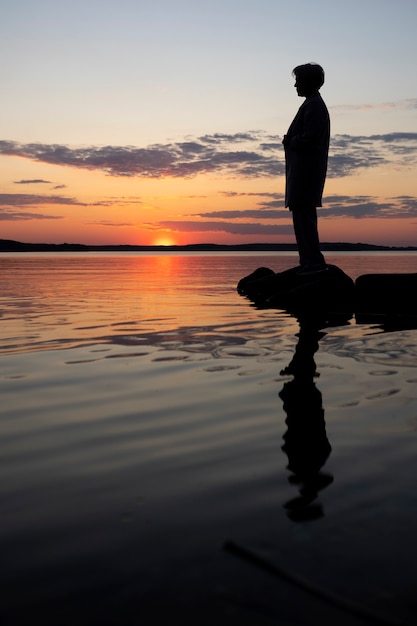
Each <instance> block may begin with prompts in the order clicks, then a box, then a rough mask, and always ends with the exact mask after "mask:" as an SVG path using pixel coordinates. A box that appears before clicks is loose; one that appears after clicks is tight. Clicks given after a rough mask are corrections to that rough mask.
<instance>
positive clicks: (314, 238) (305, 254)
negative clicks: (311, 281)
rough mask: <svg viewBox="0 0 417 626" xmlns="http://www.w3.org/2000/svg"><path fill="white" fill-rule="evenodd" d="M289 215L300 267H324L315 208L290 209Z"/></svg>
mask: <svg viewBox="0 0 417 626" xmlns="http://www.w3.org/2000/svg"><path fill="white" fill-rule="evenodd" d="M291 213H292V220H293V225H294V234H295V239H296V242H297V247H298V254H299V257H300V265H302V266H308V267H311V266H318V265H325V263H326V262H325V260H324V256H323V255H322V253H321V252H320V241H319V234H318V229H317V210H316V207H307V208H306V207H303V208H300V209H291Z"/></svg>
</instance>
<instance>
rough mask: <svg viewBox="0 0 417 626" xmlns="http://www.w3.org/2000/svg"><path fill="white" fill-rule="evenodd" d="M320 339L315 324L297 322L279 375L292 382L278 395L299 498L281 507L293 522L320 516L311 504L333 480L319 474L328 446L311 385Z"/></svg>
mask: <svg viewBox="0 0 417 626" xmlns="http://www.w3.org/2000/svg"><path fill="white" fill-rule="evenodd" d="M321 337H323V333H320V331H319V329H318V327H317V325H314V323H308V322H305V321H304V322H302V321H300V333H299V335H298V345H297V347H296V350H295V354H294V357H293V359H292V361H291V363H290V364H289V365H288V367H286V368H285V369H284V370H282V372H281V374H282V375H286V374H291V375H292V376H293V380H291V381H288V382H286V383H285V384H284V387H283V389H282V391H281V392H280V394H279V396H280V398H281V399H282V400H283V403H284V410H285V412H286V414H287V419H286V420H285V423H286V424H287V427H288V430H287V432H286V433H285V435H284V437H283V438H284V445H283V446H282V449H283V451H284V452H285V454H286V455H287V456H288V466H287V467H288V469H289V470H290V471H291V472H292V475H291V476H290V477H289V478H288V480H289V482H290V483H291V484H294V485H297V486H298V489H299V496H298V497H296V498H294V499H292V500H290V501H289V502H287V503H286V504H285V508H286V509H287V510H288V516H289V517H290V519H292V520H293V521H305V520H312V519H316V518H318V517H322V516H323V510H322V507H321V505H320V504H318V503H315V502H314V501H315V500H316V498H317V496H318V492H319V491H320V490H321V489H324V488H325V487H327V486H328V485H330V483H332V482H333V477H332V476H330V475H329V474H325V473H324V472H322V471H321V468H322V467H323V465H324V464H325V463H326V461H327V459H328V457H329V455H330V452H331V446H330V443H329V441H328V439H327V435H326V424H325V421H324V410H323V406H322V396H321V393H320V391H319V390H318V389H317V387H316V385H315V383H314V377H315V376H318V375H319V374H318V373H317V371H316V364H315V362H314V353H315V352H317V350H318V347H319V340H320V338H321Z"/></svg>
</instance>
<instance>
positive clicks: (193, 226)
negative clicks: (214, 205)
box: [158, 220, 293, 235]
mask: <svg viewBox="0 0 417 626" xmlns="http://www.w3.org/2000/svg"><path fill="white" fill-rule="evenodd" d="M158 227H159V228H167V229H169V230H172V231H176V232H182V233H194V232H200V233H202V232H213V233H214V232H223V233H229V234H232V235H290V234H292V233H293V228H292V225H290V224H257V223H247V222H242V223H239V222H226V221H219V222H217V221H208V222H206V221H197V220H195V221H194V220H187V221H183V222H180V221H172V220H166V221H163V222H158Z"/></svg>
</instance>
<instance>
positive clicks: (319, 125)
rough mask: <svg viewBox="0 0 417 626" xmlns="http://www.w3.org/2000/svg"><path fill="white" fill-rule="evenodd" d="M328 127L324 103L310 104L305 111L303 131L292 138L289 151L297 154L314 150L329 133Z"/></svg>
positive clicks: (315, 102) (315, 101) (314, 102)
mask: <svg viewBox="0 0 417 626" xmlns="http://www.w3.org/2000/svg"><path fill="white" fill-rule="evenodd" d="M327 127H328V119H327V115H326V109H325V108H324V107H323V104H322V102H320V100H313V101H311V102H308V103H307V104H306V106H305V108H304V111H303V118H302V127H301V130H300V132H299V133H297V134H295V135H294V136H293V137H291V139H290V142H289V149H290V150H294V151H297V152H304V151H306V152H307V151H310V150H312V149H314V148H315V147H316V146H317V145H318V144H319V142H320V140H321V138H322V137H323V135H324V134H325V133H326V132H327ZM285 142H286V143H287V140H285ZM284 145H285V144H284Z"/></svg>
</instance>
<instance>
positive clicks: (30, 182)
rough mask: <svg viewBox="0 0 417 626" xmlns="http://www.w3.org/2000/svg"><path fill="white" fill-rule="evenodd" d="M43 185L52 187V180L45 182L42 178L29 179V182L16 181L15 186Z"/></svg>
mask: <svg viewBox="0 0 417 626" xmlns="http://www.w3.org/2000/svg"><path fill="white" fill-rule="evenodd" d="M40 183H41V184H43V185H51V184H52V183H51V181H50V180H43V179H42V178H32V179H28V180H25V179H23V180H15V181H14V184H15V185H38V184H40Z"/></svg>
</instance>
